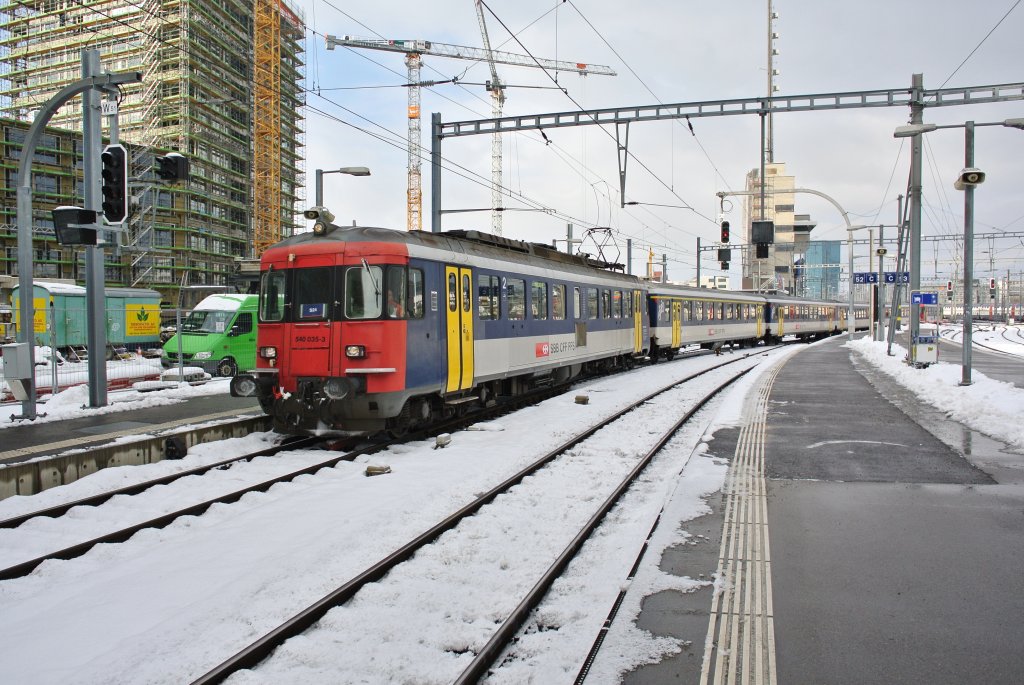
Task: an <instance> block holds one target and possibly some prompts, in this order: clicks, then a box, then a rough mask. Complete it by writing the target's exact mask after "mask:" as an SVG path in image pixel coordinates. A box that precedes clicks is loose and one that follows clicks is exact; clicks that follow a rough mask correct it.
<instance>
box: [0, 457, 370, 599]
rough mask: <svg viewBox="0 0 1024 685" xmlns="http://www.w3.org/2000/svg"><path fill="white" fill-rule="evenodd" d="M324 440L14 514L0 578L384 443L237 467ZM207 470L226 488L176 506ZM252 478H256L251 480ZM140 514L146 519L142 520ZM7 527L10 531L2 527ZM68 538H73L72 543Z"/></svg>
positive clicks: (0, 538) (1, 553)
mask: <svg viewBox="0 0 1024 685" xmlns="http://www.w3.org/2000/svg"><path fill="white" fill-rule="evenodd" d="M321 442H323V440H322V439H321V438H300V439H298V440H294V441H291V442H286V443H282V444H280V445H275V446H273V447H269V448H266V449H262V450H258V451H255V452H252V453H249V454H244V455H240V456H236V457H232V458H230V459H226V460H223V461H220V462H217V463H214V464H208V465H205V466H201V467H197V468H194V469H189V470H187V471H182V472H180V473H176V474H171V475H168V476H165V477H163V478H157V479H154V480H150V481H146V482H144V483H138V484H135V485H131V486H127V487H124V488H120V489H118V490H114V491H110V492H105V493H101V494H98V495H94V496H92V497H87V498H83V499H79V500H76V501H74V502H69V503H67V504H61V505H56V506H53V507H49V508H47V509H43V510H38V511H34V512H31V513H28V514H23V515H20V516H14V517H10V518H8V519H6V520H4V521H2V522H0V565H2V566H3V567H2V568H0V580H9V579H12V578H20V577H22V576H25V575H27V574H29V573H31V572H32V570H33V569H35V568H36V567H37V566H39V565H40V564H42V563H43V562H45V561H47V560H50V559H73V558H75V557H78V556H81V555H83V554H85V553H86V552H88V551H89V550H91V549H92V548H93V547H95V546H96V545H98V544H102V543H117V542H124V541H125V540H128V539H129V538H131V537H132V536H133V535H134V534H135V533H138V532H139V531H141V530H145V529H149V528H163V527H165V526H167V525H168V524H170V523H172V522H173V521H175V520H177V519H179V518H181V517H183V516H196V515H199V514H202V513H203V512H205V511H206V510H207V509H209V508H210V507H211V506H213V505H215V504H230V503H232V502H236V501H238V500H239V499H241V498H242V497H243V496H244V495H246V494H248V493H251V492H265V491H267V490H268V489H269V488H271V487H272V486H274V485H276V484H278V483H286V482H290V481H293V480H295V479H296V478H298V477H299V476H303V475H307V474H313V473H316V472H317V471H319V470H321V469H324V468H330V467H332V466H335V465H337V464H338V463H339V462H341V461H351V460H352V459H354V458H355V457H357V456H360V455H362V454H369V453H372V452H375V451H378V450H380V449H383V446H381V445H373V446H369V447H363V448H360V449H357V450H355V451H351V452H345V453H343V454H336V455H335V456H332V457H331V458H330V459H326V460H325V459H321V458H319V457H318V458H316V460H315V463H313V464H310V465H306V466H303V467H301V468H298V469H295V468H293V467H294V464H293V463H287V462H282V464H281V465H275V466H272V467H269V470H271V471H274V470H276V471H277V475H273V476H272V477H270V478H266V475H267V472H268V468H267V467H260V468H257V467H251V468H249V469H238V468H233V467H237V466H238V465H239V464H241V463H243V462H252V461H253V460H255V459H257V458H258V457H265V456H278V455H281V454H282V453H284V452H286V451H299V450H302V449H305V448H308V447H312V446H315V445H317V444H318V443H321ZM282 468H286V469H288V470H287V472H286V473H283V474H282V473H280V471H281V470H282ZM228 469H230V470H231V473H230V474H226V471H227V470H228ZM240 471H241V473H240ZM245 472H249V473H250V474H251V475H248V477H247V474H246V473H245ZM208 474H214V475H215V476H216V477H219V478H221V479H222V481H223V485H222V486H221V487H220V488H219V489H220V490H223V492H222V493H219V494H217V495H216V496H215V497H212V498H207V499H203V500H202V501H199V502H194V503H192V504H190V505H188V506H185V507H180V506H178V503H179V502H180V500H182V499H188V498H189V495H190V492H191V491H192V490H193V489H192V488H189V487H187V484H188V483H189V482H188V481H185V480H184V479H185V478H187V477H201V476H208ZM254 480H255V481H256V482H253V481H254ZM240 482H245V485H244V486H243V487H241V488H239V487H238V484H239V483H240ZM172 484H173V485H172ZM167 486H170V487H176V488H178V490H179V492H178V495H177V496H174V497H168V496H167V494H168V493H167V492H161V491H159V490H161V489H162V488H165V487H167ZM147 494H152V498H153V499H154V503H152V504H148V503H146V502H145V498H146V496H147ZM136 497H139V498H140V500H141V501H139V502H136V501H135V498H136ZM128 498H131V499H130V500H129V499H128ZM192 498H193V499H194V498H195V495H192ZM129 502H130V503H129ZM153 510H157V511H159V512H160V513H159V514H158V515H157V516H155V517H153V518H148V517H149V516H150V515H151V514H152V512H153ZM54 517H57V518H54ZM125 517H134V518H135V522H134V523H132V524H130V525H127V526H123V525H122V524H123V521H124V518H125ZM140 518H141V519H142V520H139V519H140ZM104 521H109V522H111V523H110V525H111V526H115V527H114V528H113V529H112V530H109V532H106V533H103V534H102V535H99V536H94V537H88V538H86V539H83V537H84V536H83V535H82V534H81V533H76V532H75V529H76V528H81V529H84V530H89V531H95V529H96V527H97V526H100V527H102V526H103V525H104V524H103V522H104ZM4 528H6V529H8V530H3V529H4ZM69 541H73V542H70V544H69ZM12 559H17V561H15V562H14V563H12Z"/></svg>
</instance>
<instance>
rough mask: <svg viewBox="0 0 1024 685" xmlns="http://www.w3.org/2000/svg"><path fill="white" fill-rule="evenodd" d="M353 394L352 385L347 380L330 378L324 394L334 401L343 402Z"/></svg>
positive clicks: (325, 384) (325, 385)
mask: <svg viewBox="0 0 1024 685" xmlns="http://www.w3.org/2000/svg"><path fill="white" fill-rule="evenodd" d="M351 393H352V384H351V383H349V382H348V379H346V378H328V379H327V382H326V383H324V394H325V395H327V396H328V397H329V398H331V399H332V400H343V399H345V398H346V397H348V396H349V395H350V394H351Z"/></svg>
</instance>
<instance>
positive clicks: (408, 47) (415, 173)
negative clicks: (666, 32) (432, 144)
mask: <svg viewBox="0 0 1024 685" xmlns="http://www.w3.org/2000/svg"><path fill="white" fill-rule="evenodd" d="M478 16H479V18H480V21H481V29H482V30H483V31H486V27H485V26H484V25H483V23H482V22H483V15H482V14H479V8H478ZM484 40H485V42H489V41H487V38H486V34H485V38H484ZM337 46H341V47H345V48H358V49H364V50H383V51H386V52H399V53H403V54H404V55H405V56H406V58H405V65H406V67H407V68H408V78H409V107H408V118H409V182H408V193H407V195H408V208H407V210H408V211H407V217H408V218H407V223H406V228H407V229H408V230H410V231H419V230H422V229H423V224H422V214H423V197H422V192H421V174H420V167H421V163H420V162H421V156H420V85H421V84H420V67H421V62H422V61H421V57H422V55H436V56H439V57H451V58H453V59H468V60H472V61H475V62H487V63H488V64H489V65H490V67H491V75H492V81H491V83H490V89H491V95H492V98H496V99H495V100H494V102H495V103H496V104H495V105H494V107H495V110H494V111H495V112H496V114H495V116H496V117H497V116H500V115H501V114H500V113H501V104H499V103H497V99H500V100H501V103H503V102H504V95H503V94H502V91H503V90H504V88H505V85H504V84H502V83H500V82H499V80H498V75H497V70H496V69H495V68H494V65H495V64H511V65H514V66H517V67H534V68H539V69H551V70H553V71H572V72H575V73H577V74H580V75H581V76H586V75H588V74H597V75H600V76H615V72H614V71H613V70H612V69H611V68H610V67H606V66H602V65H600V64H585V63H583V62H567V61H561V60H550V59H535V58H533V57H530V56H529V55H518V54H515V53H511V52H502V51H500V50H491V49H490V46H489V45H488V46H487V48H486V49H483V50H481V49H480V48H470V47H466V46H464V45H451V44H448V43H437V42H434V41H429V40H384V39H375V38H353V37H351V36H345V37H344V38H337V37H335V36H327V49H328V50H333V49H334V48H335V47H337ZM495 91H497V94H495ZM495 138H496V141H493V142H492V155H491V172H492V184H493V187H492V190H491V192H492V201H493V203H494V204H492V208H497V207H499V206H500V202H501V197H500V194H501V138H500V137H499V136H498V134H495ZM495 169H497V171H496V172H495ZM494 214H495V215H497V216H498V217H499V219H497V222H498V223H497V224H496V226H497V231H498V233H499V234H500V231H501V223H500V214H501V213H500V212H494Z"/></svg>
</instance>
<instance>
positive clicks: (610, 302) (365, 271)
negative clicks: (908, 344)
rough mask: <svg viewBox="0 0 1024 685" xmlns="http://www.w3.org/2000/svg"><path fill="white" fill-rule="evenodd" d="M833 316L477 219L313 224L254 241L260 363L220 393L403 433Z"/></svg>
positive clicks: (830, 308)
mask: <svg viewBox="0 0 1024 685" xmlns="http://www.w3.org/2000/svg"><path fill="white" fill-rule="evenodd" d="M845 321H846V309H845V305H842V304H838V303H835V302H822V301H816V300H802V299H794V298H788V297H779V298H776V297H771V296H764V295H756V294H749V293H735V292H728V291H721V290H706V289H697V288H688V287H683V286H676V285H671V284H663V283H651V282H648V281H644V280H642V279H639V278H637V277H635V276H630V275H626V274H624V273H621V272H617V271H611V270H609V269H608V268H607V265H605V264H604V263H603V262H597V261H596V260H593V259H591V258H589V257H586V256H576V255H569V254H566V253H563V252H558V251H556V250H554V249H553V248H551V247H548V246H545V245H539V244H534V243H527V242H522V241H517V240H509V239H506V238H502V237H499V236H492V235H488V234H484V233H478V232H475V231H449V232H445V233H427V232H418V231H417V232H405V231H394V230H389V229H382V228H370V227H345V228H342V227H337V226H334V225H332V224H324V223H317V224H316V226H315V227H314V233H304V234H300V235H297V236H294V237H292V238H289V239H287V240H285V241H283V242H281V243H278V244H277V245H274V246H272V247H270V248H268V249H267V250H266V251H265V252H264V254H263V258H262V264H261V282H260V300H259V323H258V333H257V360H256V366H257V368H256V369H255V370H253V371H252V372H250V373H245V374H241V375H238V376H236V377H235V378H234V379H233V380H232V382H231V393H232V395H234V396H256V397H257V398H259V401H260V404H261V406H262V407H263V409H264V411H266V412H267V413H268V414H270V415H271V416H272V417H273V419H274V426H275V429H277V430H279V431H282V432H289V433H350V432H351V433H376V432H380V431H389V432H391V433H393V434H401V433H403V432H406V431H408V430H410V429H413V428H416V427H419V426H423V425H427V424H430V423H431V422H433V421H435V420H437V419H439V418H442V417H448V416H453V415H456V414H459V413H461V412H464V411H467V410H469V409H470V408H473V407H479V406H483V405H488V404H490V403H492V402H494V401H499V400H500V399H502V398H506V397H511V396H516V395H521V394H523V393H525V392H528V391H529V390H531V389H533V388H536V387H539V386H543V385H550V384H564V383H566V382H568V381H570V380H572V379H573V378H576V377H578V376H580V375H581V374H584V373H590V372H598V371H609V370H615V369H627V368H630V367H631V366H633V365H634V364H636V363H638V362H640V361H642V360H647V359H650V360H657V359H659V358H666V359H667V358H671V357H673V356H674V355H675V354H676V353H677V352H678V351H679V350H680V349H681V348H683V347H686V346H689V345H701V346H703V347H707V348H711V347H717V346H719V345H724V344H738V345H747V346H749V345H754V344H756V343H758V342H761V341H764V342H774V341H777V340H780V339H781V338H782V337H783V336H788V335H795V336H797V337H800V338H815V337H821V336H826V335H830V334H832V333H835V332H838V331H841V330H844V327H845ZM866 323H867V322H866V318H865V320H864V324H865V325H866Z"/></svg>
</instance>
